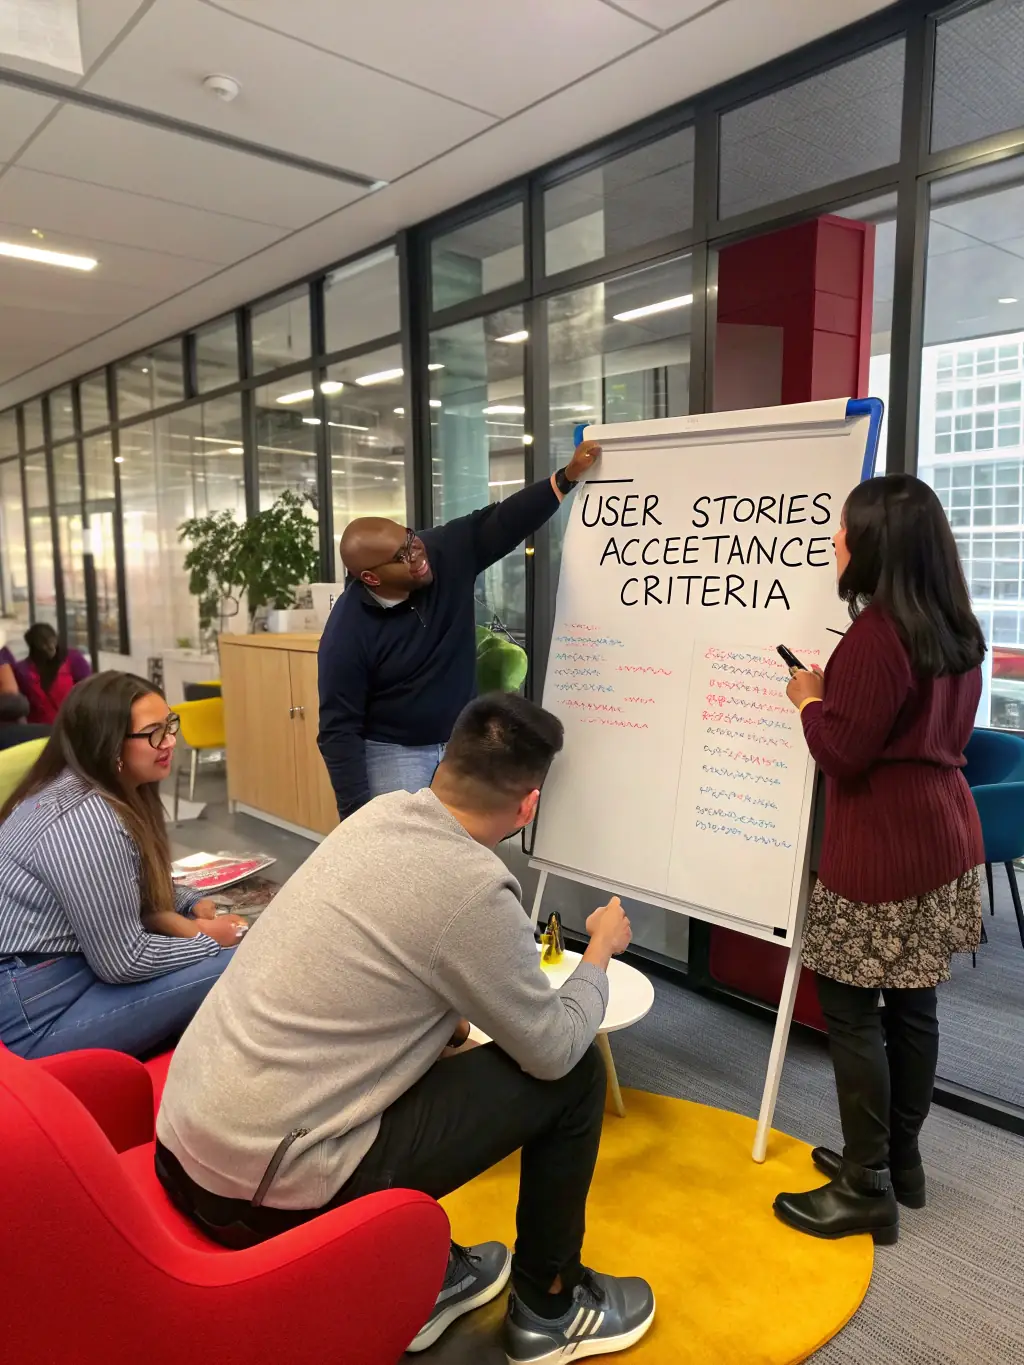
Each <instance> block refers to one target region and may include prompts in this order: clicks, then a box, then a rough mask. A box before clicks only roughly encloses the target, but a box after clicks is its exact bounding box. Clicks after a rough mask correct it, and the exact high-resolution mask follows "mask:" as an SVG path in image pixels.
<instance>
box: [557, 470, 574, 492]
mask: <svg viewBox="0 0 1024 1365" xmlns="http://www.w3.org/2000/svg"><path fill="white" fill-rule="evenodd" d="M575 486H576V485H575V484H574V483H573V481H572V479H570V478H569V476H568V474H566V472H565V470H564V469H560V470H559V471H558V472H557V474H556V475H555V487H556V488H557V489H558V491H559V493H561V495H562V497H563V498H564V497H566V496H567V495H568V494H569V493H571V492H572V490H573V489H574V488H575Z"/></svg>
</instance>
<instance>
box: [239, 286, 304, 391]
mask: <svg viewBox="0 0 1024 1365" xmlns="http://www.w3.org/2000/svg"><path fill="white" fill-rule="evenodd" d="M311 354H312V350H311V334H310V330H309V289H308V288H307V287H306V286H305V285H302V286H300V287H299V288H298V289H290V290H289V291H288V292H287V293H286V294H278V295H277V296H276V297H275V298H272V299H269V300H268V301H267V302H266V303H260V304H257V306H256V307H255V308H254V309H253V310H252V366H253V373H254V374H265V373H266V372H267V371H268V370H276V369H279V368H281V367H283V366H285V365H293V364H294V363H295V362H296V361H297V360H308V359H309V357H310V355H311Z"/></svg>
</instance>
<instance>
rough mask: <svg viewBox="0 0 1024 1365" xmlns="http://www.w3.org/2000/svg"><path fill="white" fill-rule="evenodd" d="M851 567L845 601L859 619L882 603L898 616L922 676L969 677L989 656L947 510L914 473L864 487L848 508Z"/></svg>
mask: <svg viewBox="0 0 1024 1365" xmlns="http://www.w3.org/2000/svg"><path fill="white" fill-rule="evenodd" d="M843 526H844V527H845V529H846V548H847V550H848V551H849V554H850V562H849V564H848V565H847V566H846V568H845V570H844V571H843V575H842V577H841V578H840V580H839V596H840V597H841V598H842V599H843V600H844V601H845V602H846V603H847V605H848V606H849V608H850V615H851V616H853V617H856V616H857V615H858V613H859V612H860V610H861V608H862V607H864V606H867V605H868V604H869V603H874V604H875V605H876V606H879V607H881V608H882V610H883V611H885V613H886V614H887V615H888V616H889V617H890V619H891V620H892V622H893V624H894V625H895V627H896V630H897V632H898V634H899V636H900V639H901V640H902V641H903V643H904V645H905V646H906V648H907V653H908V654H909V655H910V663H911V667H912V668H913V670H914V672H915V673H916V674H917V675H918V677H924V678H940V677H943V676H947V675H950V674H953V675H956V674H960V673H967V672H969V671H970V670H971V669H972V668H977V667H978V665H979V664H980V663H981V661H982V659H983V658H984V656H985V636H984V634H983V632H982V629H981V626H980V625H979V623H978V618H977V617H976V616H975V615H974V612H973V610H972V608H971V597H970V593H969V592H968V590H967V583H966V581H965V579H964V571H963V566H962V565H961V563H960V555H959V552H958V550H957V547H956V540H955V538H954V536H953V532H952V531H951V530H950V526H949V522H948V521H947V520H946V514H945V512H943V510H942V504H941V503H940V502H939V500H938V498H937V497H936V496H935V493H934V492H933V491H932V489H931V488H929V487H928V485H927V484H926V483H923V482H922V481H921V480H920V479H915V478H914V477H913V475H911V474H886V475H883V476H881V477H879V478H875V479H867V480H865V482H864V483H861V484H858V485H857V487H856V488H855V489H854V490H853V492H852V493H851V494H850V496H849V498H847V500H846V506H845V508H844V509H843Z"/></svg>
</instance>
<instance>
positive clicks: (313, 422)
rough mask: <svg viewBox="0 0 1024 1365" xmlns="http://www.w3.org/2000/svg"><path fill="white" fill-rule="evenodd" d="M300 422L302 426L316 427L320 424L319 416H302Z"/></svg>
mask: <svg viewBox="0 0 1024 1365" xmlns="http://www.w3.org/2000/svg"><path fill="white" fill-rule="evenodd" d="M302 424H303V426H307V427H318V426H319V425H320V418H319V417H303V419H302Z"/></svg>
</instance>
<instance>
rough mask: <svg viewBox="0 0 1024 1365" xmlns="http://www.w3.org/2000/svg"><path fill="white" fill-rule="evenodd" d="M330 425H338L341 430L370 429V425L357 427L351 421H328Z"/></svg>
mask: <svg viewBox="0 0 1024 1365" xmlns="http://www.w3.org/2000/svg"><path fill="white" fill-rule="evenodd" d="M327 425H328V426H329V427H337V429H338V430H339V431H369V430H370V428H369V427H357V426H354V425H353V424H352V423H351V422H328V423H327Z"/></svg>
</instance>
